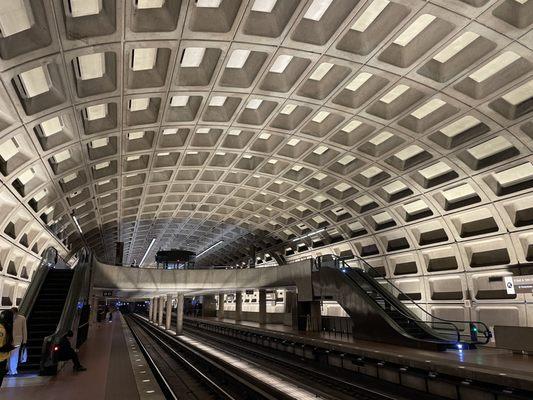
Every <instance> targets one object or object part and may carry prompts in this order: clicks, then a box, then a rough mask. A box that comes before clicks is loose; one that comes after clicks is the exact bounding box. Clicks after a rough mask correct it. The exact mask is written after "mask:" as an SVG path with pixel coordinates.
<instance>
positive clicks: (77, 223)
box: [72, 215, 83, 234]
mask: <svg viewBox="0 0 533 400" xmlns="http://www.w3.org/2000/svg"><path fill="white" fill-rule="evenodd" d="M72 219H73V220H74V224H76V228H78V230H79V231H80V233H81V234H83V231H82V230H81V226H80V223H79V222H78V218H76V216H75V215H73V216H72Z"/></svg>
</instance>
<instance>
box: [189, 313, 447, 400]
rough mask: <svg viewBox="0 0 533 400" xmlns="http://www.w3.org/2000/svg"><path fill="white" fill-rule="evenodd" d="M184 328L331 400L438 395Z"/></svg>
mask: <svg viewBox="0 0 533 400" xmlns="http://www.w3.org/2000/svg"><path fill="white" fill-rule="evenodd" d="M184 328H185V332H186V336H187V337H191V338H195V339H196V340H199V341H204V342H206V343H211V344H213V345H214V346H220V347H222V348H224V349H225V350H226V351H228V352H232V353H234V354H238V355H239V356H240V357H243V358H245V359H249V360H251V361H254V362H256V363H258V364H260V365H261V366H262V367H263V368H265V369H266V370H271V371H276V373H277V374H279V375H280V376H284V377H285V378H286V379H291V380H293V381H297V382H299V383H300V385H302V386H303V387H304V388H305V389H306V390H308V391H311V392H313V393H315V394H316V395H317V396H319V397H320V398H324V399H332V400H333V399H338V400H412V399H415V398H416V399H417V400H436V399H441V398H440V397H438V396H433V395H428V394H426V393H422V392H418V391H415V390H410V389H407V388H403V387H401V386H398V385H394V384H389V383H387V382H383V381H376V380H375V379H372V378H369V377H365V376H361V375H358V376H356V375H355V374H350V373H349V372H346V371H339V370H332V369H324V368H318V367H317V366H314V365H313V364H311V363H310V362H309V360H304V359H302V358H298V357H295V356H291V355H287V354H286V353H283V352H281V351H278V350H275V349H270V348H269V349H265V348H261V347H260V346H254V345H253V344H250V343H248V342H243V341H239V340H237V339H234V338H231V337H227V336H223V335H218V334H215V333H213V332H208V331H205V330H202V329H200V328H197V327H196V326H195V325H194V324H192V323H190V322H186V323H185V325H184Z"/></svg>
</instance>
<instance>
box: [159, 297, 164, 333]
mask: <svg viewBox="0 0 533 400" xmlns="http://www.w3.org/2000/svg"><path fill="white" fill-rule="evenodd" d="M164 305H165V298H164V297H163V296H160V297H159V310H158V312H157V325H159V326H161V325H163V307H164Z"/></svg>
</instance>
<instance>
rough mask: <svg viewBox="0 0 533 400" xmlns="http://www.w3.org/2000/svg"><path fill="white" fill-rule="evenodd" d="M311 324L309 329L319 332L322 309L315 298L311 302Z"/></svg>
mask: <svg viewBox="0 0 533 400" xmlns="http://www.w3.org/2000/svg"><path fill="white" fill-rule="evenodd" d="M309 314H310V319H311V326H310V327H309V330H310V331H314V332H320V331H321V330H322V309H321V307H320V301H318V300H315V301H312V302H311V310H310V313H309Z"/></svg>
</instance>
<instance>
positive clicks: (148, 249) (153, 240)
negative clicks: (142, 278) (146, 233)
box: [139, 238, 155, 267]
mask: <svg viewBox="0 0 533 400" xmlns="http://www.w3.org/2000/svg"><path fill="white" fill-rule="evenodd" d="M154 243H155V238H153V239H152V241H151V242H150V245H149V246H148V248H147V249H146V253H144V256H143V258H142V260H141V262H140V263H139V267H140V266H141V265H142V264H143V262H144V259H145V258H146V256H147V255H148V253H149V252H150V249H151V248H152V246H153V245H154Z"/></svg>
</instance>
